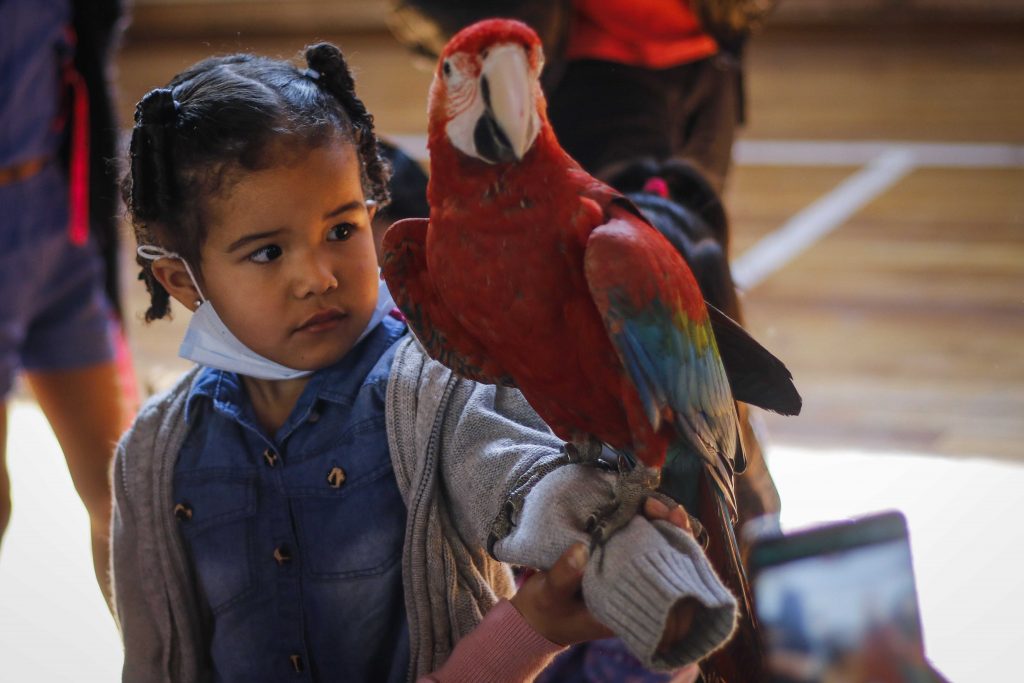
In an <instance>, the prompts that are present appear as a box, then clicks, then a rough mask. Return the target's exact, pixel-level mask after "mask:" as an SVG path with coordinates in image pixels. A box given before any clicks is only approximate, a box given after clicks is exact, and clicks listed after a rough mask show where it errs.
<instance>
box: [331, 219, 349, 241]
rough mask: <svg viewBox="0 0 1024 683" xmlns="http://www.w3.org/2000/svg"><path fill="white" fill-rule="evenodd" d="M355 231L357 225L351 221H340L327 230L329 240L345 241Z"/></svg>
mask: <svg viewBox="0 0 1024 683" xmlns="http://www.w3.org/2000/svg"><path fill="white" fill-rule="evenodd" d="M353 232H355V226H353V225H352V224H351V223H340V224H338V225H335V226H334V227H333V228H331V229H330V230H328V231H327V241H328V242H344V241H345V240H347V239H348V238H349V237H351V236H352V233H353Z"/></svg>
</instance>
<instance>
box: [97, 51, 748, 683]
mask: <svg viewBox="0 0 1024 683" xmlns="http://www.w3.org/2000/svg"><path fill="white" fill-rule="evenodd" d="M306 59H307V62H308V65H309V68H308V69H305V70H299V69H297V68H295V67H294V66H292V65H290V64H288V63H285V62H280V61H275V60H269V59H264V58H260V57H255V56H252V55H235V56H231V57H226V58H220V59H211V60H207V61H204V62H201V63H200V64H197V65H196V66H194V67H192V68H191V69H189V70H187V71H185V72H183V73H182V74H180V75H178V76H177V77H176V78H174V79H173V80H172V81H171V83H170V85H169V87H168V88H166V89H161V90H155V91H153V92H151V93H149V94H148V95H146V96H145V97H144V98H143V99H142V101H141V102H140V103H139V106H138V109H137V113H136V125H135V129H134V131H133V135H132V145H131V172H130V174H129V176H128V177H127V178H126V180H125V198H126V201H127V204H128V208H129V211H130V214H131V217H132V220H133V223H134V225H135V231H136V236H137V238H138V241H139V254H140V264H141V265H142V266H143V272H142V276H143V279H144V280H145V282H146V284H147V286H148V288H149V291H150V294H151V299H152V304H151V307H150V309H149V310H148V311H147V313H146V318H147V320H152V319H156V318H161V317H164V316H165V315H167V313H168V305H169V297H171V296H173V297H174V298H175V299H177V300H178V301H179V302H181V303H182V304H184V305H185V306H186V307H187V308H189V309H190V310H192V311H193V314H192V315H193V317H192V320H191V322H190V324H189V329H188V331H187V333H186V336H185V340H184V342H183V343H182V347H181V354H182V355H183V356H184V357H186V358H189V359H192V360H194V361H196V363H197V364H198V367H197V368H195V369H194V370H192V371H191V372H189V373H188V374H186V375H185V376H184V377H183V378H182V379H181V380H180V381H179V382H178V383H177V384H176V385H175V386H174V387H173V388H172V389H171V390H170V391H168V392H167V393H165V394H163V395H161V396H157V397H155V398H153V399H151V400H150V401H149V402H148V403H147V405H146V406H144V408H143V409H142V411H141V412H140V414H139V417H138V419H137V420H136V422H135V424H134V425H133V427H132V429H131V430H130V431H129V432H128V433H127V434H126V435H125V436H124V438H123V439H122V441H121V443H120V444H119V447H118V452H117V455H116V460H115V468H114V489H115V493H114V522H113V582H114V592H115V601H116V606H117V614H118V618H119V623H120V626H121V631H122V636H123V638H124V644H125V664H124V679H125V680H126V681H161V680H173V681H176V682H178V681H200V680H202V681H206V680H215V681H247V682H259V681H283V680H325V681H328V680H329V681H361V680H362V681H404V680H409V679H410V677H420V676H424V675H426V674H427V672H431V671H436V670H438V667H441V666H442V665H444V668H442V669H441V671H439V672H438V673H436V674H435V675H434V677H435V678H436V679H438V680H473V681H486V680H495V681H498V680H509V681H513V680H529V679H531V678H532V676H533V675H534V674H535V673H536V672H537V671H538V670H539V668H541V667H542V666H543V664H544V663H545V662H546V661H547V658H549V657H550V656H551V654H552V653H553V652H555V651H557V650H558V649H559V647H560V646H561V645H565V644H567V643H570V642H575V641H578V640H583V639H587V638H593V637H597V636H600V635H605V634H606V633H607V631H605V630H604V628H603V627H601V626H599V625H598V624H597V622H595V621H594V618H593V617H591V616H590V614H588V613H587V612H586V610H585V609H583V607H582V605H581V604H580V602H579V601H578V600H577V599H576V597H575V593H576V590H575V589H576V588H577V587H578V586H579V584H580V581H582V585H583V589H584V593H585V594H586V596H587V607H588V608H589V610H590V612H592V613H593V615H594V617H596V618H598V619H599V620H600V621H601V622H602V623H603V624H606V625H607V626H608V627H610V628H611V630H612V631H613V632H614V633H615V634H616V635H619V636H620V637H622V638H623V639H624V640H625V641H626V642H627V644H628V645H629V646H630V648H631V649H632V650H633V651H634V652H636V653H637V654H638V655H639V656H640V657H641V658H642V659H643V661H645V663H647V664H649V665H652V666H658V667H661V668H670V667H676V666H681V665H684V664H687V663H689V662H692V661H695V660H696V659H698V658H700V657H703V656H704V655H706V654H707V653H708V652H709V651H710V650H711V649H713V648H715V647H716V646H718V645H719V644H721V642H722V641H723V640H724V639H725V638H726V637H728V635H729V633H730V631H731V629H732V625H733V620H734V614H733V613H734V609H735V602H734V601H733V599H732V597H731V596H730V595H729V594H728V592H727V591H726V590H725V589H724V588H723V587H722V585H721V584H720V583H719V582H718V580H717V578H716V577H715V575H714V573H713V572H712V571H711V569H710V567H709V566H708V564H707V562H706V560H705V558H704V556H703V554H702V553H701V551H700V549H699V547H697V546H696V544H695V543H694V542H693V540H692V539H691V538H690V536H688V535H687V534H686V533H685V532H684V531H682V530H680V529H679V528H678V525H676V526H673V525H672V524H670V523H667V522H665V521H658V522H651V521H648V520H647V519H645V518H643V517H638V518H637V519H635V520H633V522H632V523H631V524H629V525H628V526H627V527H625V528H624V529H623V530H622V531H620V532H619V533H618V534H616V535H615V536H613V537H612V538H611V539H610V540H609V541H608V542H607V543H606V544H604V545H603V546H601V547H600V548H598V549H597V550H595V553H594V559H593V561H592V562H589V563H586V552H585V551H584V550H583V549H582V548H581V547H579V546H573V544H574V543H575V542H578V541H583V540H586V539H587V535H586V532H585V530H584V519H585V517H586V515H587V514H588V513H589V512H590V511H592V510H594V509H596V507H598V506H600V505H602V504H606V503H608V502H609V500H610V496H611V478H612V476H611V475H609V474H608V473H606V472H603V471H601V470H598V469H596V468H594V467H591V466H581V465H575V464H572V463H571V462H570V460H569V458H568V457H567V455H566V453H565V450H564V449H563V448H562V444H561V443H560V442H559V441H558V440H557V439H555V438H554V437H553V436H552V434H551V433H550V431H549V430H548V429H547V427H546V426H545V425H544V424H543V423H542V422H541V421H540V420H539V418H538V417H537V416H536V415H535V414H534V413H533V412H532V411H531V410H530V409H529V406H528V405H527V404H526V402H525V401H524V399H523V398H522V396H521V395H520V394H519V393H518V392H517V391H514V390H510V389H506V388H501V387H493V386H483V385H479V384H476V383H473V382H470V381H468V380H465V379H462V378H459V377H457V376H455V375H453V374H451V373H450V372H449V371H448V370H447V369H446V368H445V367H443V366H442V365H440V364H438V363H436V362H434V361H431V360H430V359H429V358H427V357H426V356H425V355H424V354H423V352H422V351H421V349H420V347H419V346H418V344H417V343H416V342H415V340H413V339H412V338H411V337H410V336H409V335H408V334H407V333H406V329H405V327H404V325H403V324H402V323H400V322H399V321H398V320H396V319H394V318H392V317H390V316H388V315H387V314H388V313H389V312H390V310H391V309H392V303H391V301H390V297H389V296H388V295H387V290H386V288H384V287H383V285H382V284H381V282H380V279H379V275H378V270H377V261H376V256H375V252H374V240H373V236H372V231H371V227H370V225H371V224H370V221H371V217H372V214H373V211H374V207H375V206H378V205H379V204H381V203H383V202H385V201H386V200H387V198H388V191H387V180H388V169H387V166H386V164H385V163H383V162H382V160H381V158H380V156H379V152H378V144H377V140H376V138H375V136H374V132H373V126H372V118H371V117H370V115H369V114H368V113H367V112H366V109H365V108H364V106H363V104H362V102H360V100H359V99H358V98H357V97H356V95H355V92H354V89H353V82H352V78H351V76H350V74H349V71H348V68H347V66H346V65H345V62H344V60H343V58H342V56H341V53H340V52H339V51H338V50H337V49H336V48H335V47H333V46H331V45H326V44H321V45H317V46H314V47H312V48H309V49H308V50H307V52H306ZM648 512H649V514H650V515H651V516H652V517H667V516H668V514H669V513H668V511H662V513H660V514H656V513H654V512H653V511H652V510H649V511H648ZM674 514H675V515H678V511H676V512H675V513H674ZM570 546H571V547H570ZM566 548H570V552H568V553H566V554H565V555H563V552H565V551H566ZM559 557H561V560H559ZM495 558H497V559H495ZM499 560H503V561H505V562H516V563H520V564H525V565H529V566H535V567H551V570H550V571H549V572H548V573H546V574H541V575H539V576H538V577H535V579H533V580H531V582H528V583H527V584H526V586H524V588H523V589H522V590H521V591H520V593H519V594H518V595H517V596H516V597H515V598H513V600H515V602H512V603H510V602H508V601H506V600H504V598H507V597H508V596H510V595H511V594H512V588H513V586H512V582H511V575H510V573H509V570H508V567H507V565H505V564H503V563H502V562H500V561H499ZM584 565H586V566H585V568H584ZM581 575H582V576H581ZM485 614H486V615H487V618H486V620H485V619H484V615H485ZM474 629H475V630H474ZM471 632H472V634H471V635H470V636H469V637H468V638H466V639H465V640H464V641H463V642H462V643H461V644H460V646H459V647H458V648H455V644H456V643H457V642H459V641H460V640H461V639H463V637H464V636H467V634H470V633H471ZM460 677H461V678H460Z"/></svg>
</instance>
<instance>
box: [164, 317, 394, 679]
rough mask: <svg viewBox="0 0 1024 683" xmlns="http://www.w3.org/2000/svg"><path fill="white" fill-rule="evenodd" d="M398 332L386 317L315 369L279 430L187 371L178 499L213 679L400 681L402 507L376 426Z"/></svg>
mask: <svg viewBox="0 0 1024 683" xmlns="http://www.w3.org/2000/svg"><path fill="white" fill-rule="evenodd" d="M404 333H405V326H404V325H403V324H401V323H399V322H397V321H396V320H393V319H391V318H385V320H384V321H382V322H381V324H380V325H378V326H377V328H376V329H375V330H374V331H373V332H371V333H370V334H369V335H367V337H366V338H365V339H363V340H362V341H361V342H360V343H359V344H358V345H357V346H356V347H355V348H354V349H353V350H352V351H351V352H349V353H348V354H346V355H345V357H344V358H342V359H341V360H340V361H338V363H336V364H335V365H333V366H331V367H328V368H324V369H322V370H319V371H317V372H316V373H314V374H313V376H312V377H311V378H310V380H309V383H308V384H307V386H306V388H305V390H304V391H303V393H302V395H301V396H300V398H299V400H298V402H297V403H296V405H295V408H294V410H293V411H292V413H291V415H290V416H289V417H288V419H287V421H286V422H285V423H284V425H282V427H281V428H280V429H279V430H278V431H277V433H276V434H273V435H267V434H265V433H264V430H263V429H262V427H260V425H259V423H258V422H257V420H256V418H255V414H254V412H253V409H252V406H251V404H250V402H249V400H248V398H247V397H246V394H245V390H244V388H243V386H242V384H241V381H240V380H239V378H238V376H237V375H235V374H234V373H230V372H224V371H220V370H212V369H209V368H205V369H203V370H202V371H201V372H200V373H199V375H198V376H197V379H196V382H195V384H194V386H193V390H192V392H191V393H190V395H189V397H188V402H187V405H186V420H187V421H188V423H189V425H190V431H189V435H188V437H187V438H186V440H185V443H184V445H183V446H182V449H181V453H180V455H179V458H178V461H177V463H176V465H175V470H174V500H175V502H176V506H175V515H176V517H177V518H178V520H179V521H178V523H179V528H180V529H181V533H182V536H183V538H184V540H185V547H186V549H187V551H188V553H189V557H190V560H191V563H192V569H193V571H194V572H195V576H196V581H197V584H198V586H199V589H200V594H201V595H202V596H203V598H204V600H205V603H206V604H205V608H206V609H205V610H204V612H206V613H207V614H209V615H210V622H209V623H208V624H207V628H208V633H207V642H208V643H209V656H210V659H211V662H212V665H213V669H214V671H215V679H216V680H217V681H225V682H227V681H231V682H234V681H245V682H246V683H262V682H264V681H266V682H267V683H271V682H273V683H279V682H280V681H373V682H374V683H376V682H377V681H383V682H386V681H404V680H405V679H406V676H407V673H408V665H409V637H408V625H407V622H406V614H405V604H404V599H403V590H402V574H401V562H400V561H399V560H400V558H401V554H402V544H403V539H404V536H405V521H406V509H405V506H404V504H403V502H402V498H401V496H400V494H399V490H398V486H397V483H396V481H395V476H394V472H393V471H392V467H391V459H390V456H389V452H388V445H387V436H386V432H385V425H384V398H385V392H386V389H387V381H388V376H389V373H390V368H391V363H392V361H393V359H394V352H395V346H396V342H397V340H398V339H399V338H400V337H401V336H402V335H403V334H404Z"/></svg>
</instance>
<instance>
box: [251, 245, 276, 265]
mask: <svg viewBox="0 0 1024 683" xmlns="http://www.w3.org/2000/svg"><path fill="white" fill-rule="evenodd" d="M283 253H284V252H283V251H282V250H281V247H279V246H277V245H276V244H268V245H267V246H265V247H260V248H259V249H257V250H256V251H254V252H252V253H251V254H249V260H250V261H252V262H253V263H270V262H271V261H273V260H274V259H276V258H279V257H280V256H281V254H283Z"/></svg>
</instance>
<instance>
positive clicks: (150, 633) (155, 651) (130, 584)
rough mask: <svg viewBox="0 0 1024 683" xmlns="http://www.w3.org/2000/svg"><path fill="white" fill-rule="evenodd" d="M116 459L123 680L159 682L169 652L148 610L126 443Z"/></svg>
mask: <svg viewBox="0 0 1024 683" xmlns="http://www.w3.org/2000/svg"><path fill="white" fill-rule="evenodd" d="M130 438H131V434H130V433H129V435H127V436H126V437H125V439H123V440H122V441H121V443H120V444H118V447H117V452H116V454H115V456H114V474H113V477H114V478H113V494H114V496H113V498H114V499H113V512H112V515H111V538H110V548H111V563H110V567H111V583H112V585H113V592H114V611H115V618H116V621H117V626H118V629H120V632H121V640H122V642H123V643H124V667H123V670H122V680H123V681H125V683H129V682H134V681H156V680H160V679H161V678H163V677H164V676H165V675H166V671H167V668H166V667H167V663H166V661H165V658H166V657H167V653H166V652H165V648H164V647H163V641H164V640H165V638H164V637H162V636H161V634H160V631H161V629H160V627H159V626H158V623H157V622H158V618H157V616H156V615H155V614H153V613H152V612H151V610H150V609H149V604H148V601H147V596H146V591H145V589H144V583H145V579H144V572H145V571H146V570H145V569H144V568H143V565H144V564H145V562H144V561H143V558H142V557H140V553H139V550H140V547H141V545H142V544H141V543H140V542H139V541H140V539H139V533H140V530H139V524H138V521H137V518H136V516H135V514H133V510H132V501H131V495H130V491H129V487H128V485H127V482H126V477H125V451H126V444H125V442H126V441H128V440H130Z"/></svg>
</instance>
